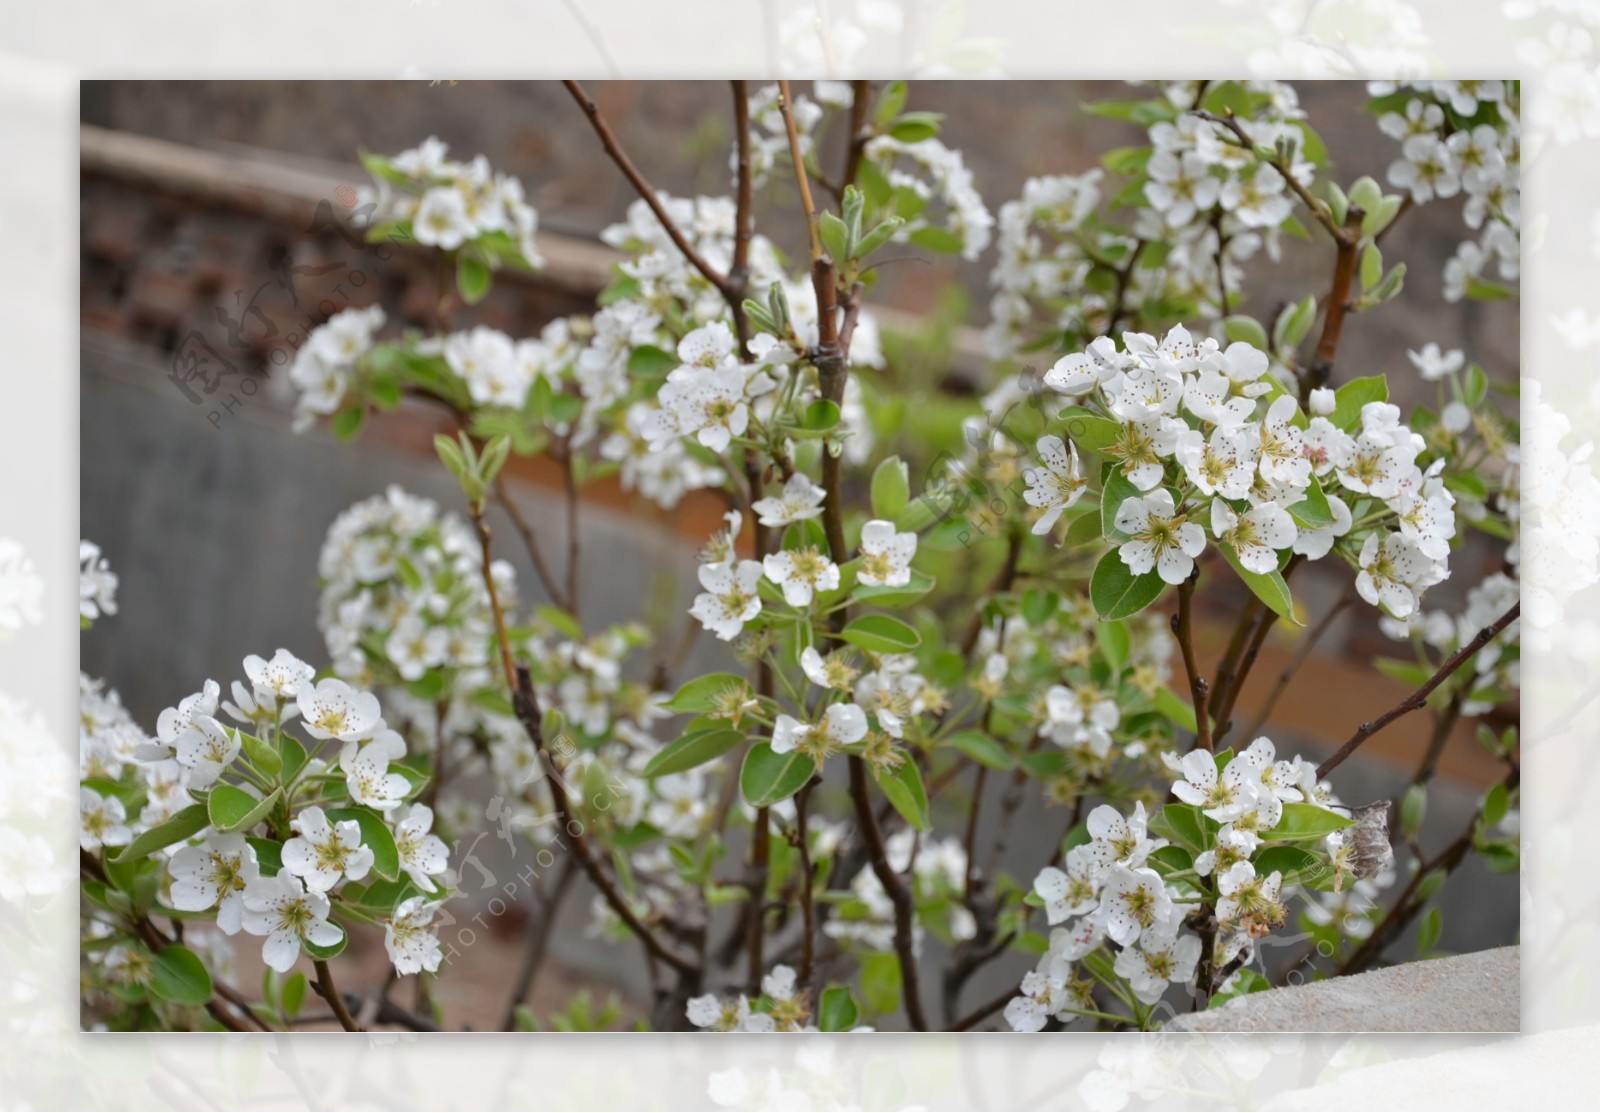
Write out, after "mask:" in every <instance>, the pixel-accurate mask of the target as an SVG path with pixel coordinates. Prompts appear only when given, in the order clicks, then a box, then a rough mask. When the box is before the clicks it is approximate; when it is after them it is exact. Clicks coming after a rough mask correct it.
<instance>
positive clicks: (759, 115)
mask: <svg viewBox="0 0 1600 1113" xmlns="http://www.w3.org/2000/svg"><path fill="white" fill-rule="evenodd" d="M841 84H842V83H840V82H837V81H817V82H813V83H812V92H813V94H814V95H815V97H816V99H815V100H813V99H811V98H810V97H807V96H805V95H804V94H800V95H797V96H796V97H795V98H794V103H793V104H792V105H790V106H789V115H790V116H791V117H793V119H794V130H795V135H796V136H797V137H798V138H799V140H800V157H801V158H802V159H810V158H811V157H812V156H813V154H814V153H815V151H816V131H817V125H818V124H820V123H822V120H823V117H824V116H825V115H826V114H827V109H828V108H839V107H848V105H849V103H850V87H849V86H848V85H842V93H841ZM779 100H780V91H779V88H778V86H777V85H776V84H772V85H764V86H762V87H761V88H760V89H757V90H756V91H755V92H753V93H751V94H750V181H751V184H752V185H754V186H755V187H756V188H757V189H760V188H761V187H762V186H763V185H765V184H766V183H767V181H768V180H769V179H770V178H771V177H772V176H773V174H774V173H775V172H776V171H777V170H778V168H779V167H780V166H781V167H785V168H786V169H787V172H788V173H790V174H792V173H794V170H793V167H792V165H791V153H790V150H789V131H788V128H786V127H785V126H784V122H783V112H782V110H781V109H780V108H779V107H778V103H779ZM728 168H729V170H730V171H732V172H733V174H734V176H735V178H736V179H737V175H738V170H739V146H738V144H737V143H735V144H734V145H733V147H732V149H731V150H730V151H729V153H728Z"/></svg>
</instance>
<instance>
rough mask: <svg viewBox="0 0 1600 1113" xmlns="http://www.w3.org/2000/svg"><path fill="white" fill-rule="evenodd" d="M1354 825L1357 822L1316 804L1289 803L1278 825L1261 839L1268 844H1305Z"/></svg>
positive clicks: (1284, 808) (1264, 833)
mask: <svg viewBox="0 0 1600 1113" xmlns="http://www.w3.org/2000/svg"><path fill="white" fill-rule="evenodd" d="M1354 824H1355V820H1353V819H1351V818H1349V817H1348V816H1343V815H1340V814H1339V813H1338V812H1333V811H1329V810H1328V809H1327V808H1320V807H1318V806H1317V805H1315V804H1302V803H1287V804H1285V805H1284V806H1283V818H1282V819H1280V820H1278V825H1277V826H1276V827H1274V828H1273V829H1272V830H1270V831H1265V832H1263V833H1262V835H1261V837H1262V838H1263V839H1264V840H1266V841H1267V842H1305V841H1308V840H1313V839H1320V838H1323V837H1324V836H1327V835H1331V834H1333V832H1335V831H1343V830H1344V829H1345V828H1346V827H1350V826H1353V825H1354Z"/></svg>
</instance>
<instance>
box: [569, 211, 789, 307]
mask: <svg viewBox="0 0 1600 1113" xmlns="http://www.w3.org/2000/svg"><path fill="white" fill-rule="evenodd" d="M658 200H659V201H660V202H661V205H662V207H663V208H664V209H665V210H666V212H667V216H669V217H670V218H671V219H672V222H673V223H674V224H675V225H677V227H678V230H679V231H680V232H682V233H683V235H684V238H685V239H687V240H688V242H689V245H690V246H691V247H693V248H694V249H695V251H696V253H697V254H699V256H700V257H701V258H702V259H704V260H705V261H706V262H707V263H709V264H710V265H711V267H712V268H714V269H715V270H716V271H717V272H718V273H719V274H727V273H728V271H729V269H730V268H731V267H732V265H733V252H734V233H735V231H736V229H735V227H734V225H735V223H736V221H737V219H738V212H739V209H738V205H737V204H736V203H735V201H734V199H733V198H732V197H695V198H687V197H671V196H668V195H667V194H665V193H662V194H659V195H658ZM600 238H601V240H603V241H604V242H605V243H608V244H610V245H611V246H612V247H615V248H618V249H620V250H622V251H624V252H626V253H627V255H628V256H629V257H628V258H627V259H625V260H624V261H623V262H622V263H621V264H620V267H621V270H622V273H623V274H624V275H626V276H627V277H628V278H629V279H631V280H632V281H633V282H634V283H635V284H636V286H637V290H636V291H631V294H632V296H633V297H636V298H637V299H639V300H640V301H642V302H643V303H644V304H645V305H646V306H647V307H649V309H650V310H651V311H653V312H655V313H660V312H662V311H664V310H665V309H667V308H668V306H670V305H673V304H674V303H676V304H677V305H678V306H680V307H681V310H680V311H681V312H682V313H683V315H684V317H685V319H686V320H687V321H688V322H689V323H690V325H691V327H692V326H693V325H700V324H707V323H709V322H711V321H714V320H718V319H720V318H722V316H723V315H724V314H725V313H726V312H727V304H726V302H724V301H723V299H722V294H721V293H720V292H719V291H718V290H717V289H716V287H714V286H713V285H712V284H711V283H710V282H709V281H708V280H707V279H706V277H705V275H703V274H701V273H700V271H698V270H697V269H695V267H694V265H693V264H692V263H690V262H689V261H688V259H687V258H685V257H684V254H683V252H681V251H680V250H678V245H677V244H675V243H674V242H673V241H672V237H671V235H669V234H668V232H667V230H666V228H665V227H664V226H663V225H662V223H661V221H660V220H659V219H657V218H656V214H655V213H654V212H653V211H652V210H651V208H650V206H649V205H648V204H646V203H645V202H644V200H643V199H640V200H638V201H635V202H633V204H631V205H629V206H628V216H627V219H626V220H625V221H623V222H622V223H619V224H613V225H611V226H610V227H608V228H606V229H605V230H604V231H602V232H601V233H600ZM748 266H749V272H750V277H749V290H750V296H751V297H752V298H755V299H757V300H758V301H759V300H762V299H764V298H765V297H766V294H767V288H768V287H769V286H771V285H772V284H773V283H774V282H778V281H781V280H782V278H783V264H782V262H781V261H780V258H779V256H778V252H777V249H776V248H775V247H774V246H773V244H772V241H771V240H769V239H767V237H765V236H763V235H759V234H757V235H755V236H752V237H751V240H750V258H749V263H748Z"/></svg>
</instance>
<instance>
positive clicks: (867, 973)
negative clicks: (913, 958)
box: [861, 951, 901, 1015]
mask: <svg viewBox="0 0 1600 1113" xmlns="http://www.w3.org/2000/svg"><path fill="white" fill-rule="evenodd" d="M900 979H901V974H900V960H899V959H898V958H896V957H895V955H894V953H893V952H890V951H874V952H871V953H869V954H868V955H867V956H866V957H865V958H863V959H862V960H861V996H862V997H863V998H864V999H865V1001H866V1005H867V1008H869V1009H871V1010H872V1011H873V1012H875V1013H879V1014H882V1015H887V1014H889V1013H892V1012H894V1011H895V1010H896V1009H898V1008H899V1007H900Z"/></svg>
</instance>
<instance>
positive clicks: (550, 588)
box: [494, 472, 572, 611]
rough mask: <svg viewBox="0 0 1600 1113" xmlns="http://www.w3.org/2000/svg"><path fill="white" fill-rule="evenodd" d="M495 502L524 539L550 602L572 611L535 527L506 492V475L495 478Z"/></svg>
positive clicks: (523, 544)
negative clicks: (535, 534)
mask: <svg viewBox="0 0 1600 1113" xmlns="http://www.w3.org/2000/svg"><path fill="white" fill-rule="evenodd" d="M494 497H495V501H496V502H498V503H499V504H500V508H501V509H502V510H504V511H505V512H506V517H508V518H510V519H511V525H512V527H513V528H514V529H515V530H516V531H517V535H518V536H519V537H521V538H522V547H523V548H524V549H526V550H527V551H528V559H529V560H531V561H532V562H533V571H534V574H535V575H536V576H538V577H539V583H540V584H542V585H543V586H544V590H545V594H546V595H548V596H550V601H551V602H552V603H554V604H555V605H556V606H558V607H560V608H561V609H562V610H564V611H571V610H572V602H571V600H569V599H567V598H566V596H564V595H563V594H562V593H561V589H560V588H559V587H557V586H556V578H555V576H554V575H553V574H552V573H551V571H550V566H549V565H548V564H546V563H545V560H544V553H543V552H542V551H541V550H540V548H539V541H538V538H536V537H535V536H534V533H533V527H532V526H530V525H529V524H528V519H527V518H525V517H523V515H522V511H521V510H519V509H518V508H517V504H516V503H515V502H513V501H512V498H511V493H510V492H509V491H508V490H506V482H505V473H504V472H502V473H501V474H500V475H497V476H496V477H495V481H494Z"/></svg>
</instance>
